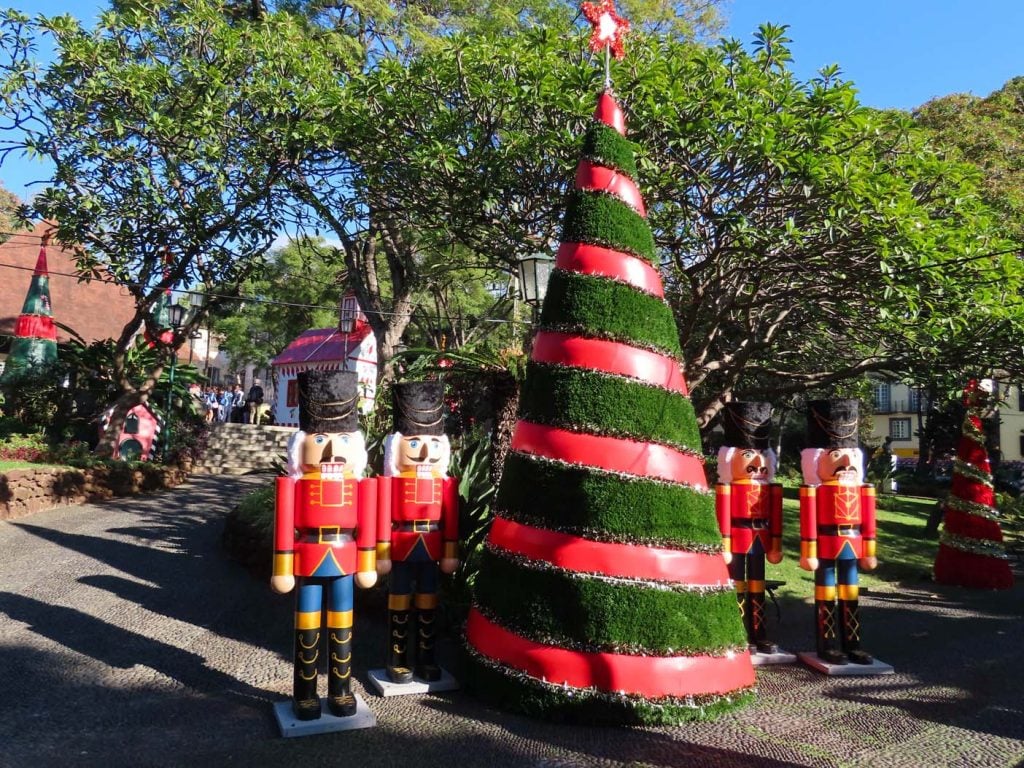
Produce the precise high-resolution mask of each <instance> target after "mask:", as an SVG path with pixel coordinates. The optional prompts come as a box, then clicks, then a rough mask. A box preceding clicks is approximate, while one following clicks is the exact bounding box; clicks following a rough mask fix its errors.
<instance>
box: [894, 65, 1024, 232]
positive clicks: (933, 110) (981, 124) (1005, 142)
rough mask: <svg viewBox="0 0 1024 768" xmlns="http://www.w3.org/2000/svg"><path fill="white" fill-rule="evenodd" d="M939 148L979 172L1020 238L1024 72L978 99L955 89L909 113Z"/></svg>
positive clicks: (1023, 227) (989, 195) (986, 192)
mask: <svg viewBox="0 0 1024 768" xmlns="http://www.w3.org/2000/svg"><path fill="white" fill-rule="evenodd" d="M913 116H914V120H915V122H916V123H917V124H918V125H920V126H922V127H924V128H925V129H926V130H927V131H928V132H929V133H930V134H931V135H932V136H933V139H934V141H935V143H936V145H938V146H939V147H940V148H941V149H943V150H944V151H945V152H947V153H948V154H949V156H951V157H954V158H962V159H963V160H966V161H967V162H969V163H972V164H973V165H975V166H977V167H978V168H979V169H980V170H981V171H982V174H983V176H982V178H983V184H982V189H983V194H984V197H985V200H986V201H987V202H988V203H989V205H991V206H992V207H993V208H995V209H996V210H997V211H999V212H1000V214H1001V215H1002V216H1003V219H1004V222H1005V224H1006V226H1007V228H1008V229H1009V230H1010V232H1011V234H1012V235H1013V237H1014V239H1015V240H1017V241H1018V242H1024V77H1015V78H1013V79H1011V80H1010V81H1009V82H1007V83H1006V84H1005V85H1004V86H1003V87H1002V88H1000V89H999V90H998V91H995V92H993V93H991V94H989V95H988V96H985V97H984V98H982V97H979V96H972V95H969V94H963V93H955V94H951V95H949V96H942V97H940V98H938V99H933V100H932V101H929V102H928V103H927V104H924V105H923V106H921V107H919V108H917V109H916V110H914V112H913Z"/></svg>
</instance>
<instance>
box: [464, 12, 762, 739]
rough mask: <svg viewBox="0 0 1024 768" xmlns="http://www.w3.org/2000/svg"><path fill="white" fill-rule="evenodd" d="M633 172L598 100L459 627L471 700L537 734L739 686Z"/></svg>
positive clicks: (661, 716)
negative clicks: (525, 722) (530, 721)
mask: <svg viewBox="0 0 1024 768" xmlns="http://www.w3.org/2000/svg"><path fill="white" fill-rule="evenodd" d="M602 5H610V3H605V4H602ZM635 176H636V169H635V165H634V160H633V148H632V145H631V144H630V142H629V141H628V140H627V139H626V138H625V119H624V117H623V114H622V110H621V108H620V107H619V105H618V104H617V103H616V101H615V99H614V98H613V97H612V95H611V93H610V92H609V91H607V90H606V91H605V92H604V93H602V94H601V95H600V96H599V98H598V104H597V110H596V112H595V114H594V122H593V124H592V125H591V127H590V129H589V131H588V132H587V135H586V139H585V141H584V145H583V157H582V158H581V160H580V162H579V165H578V167H577V172H576V180H575V189H574V192H573V193H572V194H571V196H570V199H569V202H568V206H567V210H566V213H565V219H564V224H563V234H562V243H561V245H560V247H559V250H558V256H557V259H556V265H555V270H554V271H553V273H552V275H551V280H550V283H549V286H548V292H547V296H546V298H545V301H544V306H543V309H542V312H541V317H540V324H539V328H538V331H537V333H536V336H535V338H534V342H533V347H532V352H531V356H530V362H529V364H528V367H527V373H526V379H525V381H524V384H523V389H522V394H521V400H520V413H519V421H518V423H517V424H516V428H515V432H514V435H513V438H512V450H511V451H510V453H509V456H508V457H507V459H506V461H505V466H504V472H503V474H502V480H501V485H500V487H499V489H498V496H497V500H496V503H495V519H494V522H493V524H492V527H491V531H490V534H489V537H488V539H487V542H486V545H485V549H484V552H483V554H482V559H481V566H480V572H479V574H478V576H477V579H476V583H475V585H474V587H475V588H474V603H473V606H472V608H471V610H470V615H469V619H468V622H467V626H466V640H467V647H468V650H469V656H470V664H471V665H472V666H473V668H474V669H473V671H474V674H473V675H472V679H471V680H469V682H470V683H471V684H472V685H473V686H474V687H475V688H476V689H477V691H478V693H479V694H480V695H481V696H484V697H485V698H489V699H491V700H492V701H495V702H496V703H498V704H500V705H502V706H506V707H508V708H511V709H515V710H518V711H522V712H526V713H528V714H533V715H538V716H544V717H548V718H551V719H566V720H573V721H582V722H603V723H625V724H630V723H636V724H666V723H676V722H680V721H683V720H691V719H697V718H700V717H703V716H707V715H709V714H711V713H714V712H717V711H719V710H722V709H726V708H729V707H732V706H735V705H736V704H738V703H740V702H742V701H744V700H745V699H747V698H748V697H749V695H750V692H751V691H752V688H753V685H754V671H753V666H752V663H751V660H750V655H749V652H748V650H747V643H746V635H745V634H744V630H743V626H742V624H741V621H740V616H739V613H738V612H737V611H736V599H735V594H734V591H733V588H732V585H731V582H730V581H729V576H728V572H727V569H726V565H725V560H724V558H723V557H722V554H721V536H720V534H719V531H718V527H717V523H716V519H715V500H714V495H713V494H712V493H711V492H710V491H709V489H708V485H707V480H706V478H705V475H704V467H703V463H702V459H701V446H700V435H699V432H698V429H697V420H696V415H695V413H694V410H693V406H692V404H691V402H690V399H689V397H688V394H687V388H686V384H685V381H684V378H683V375H682V373H681V368H680V358H681V350H680V346H679V337H678V332H677V331H676V326H675V322H674V319H673V315H672V311H671V309H670V307H669V306H668V304H667V303H666V302H665V300H664V298H663V288H662V282H661V277H660V275H659V273H658V271H657V269H656V267H655V264H656V256H655V249H654V240H653V237H652V235H651V230H650V227H649V226H648V224H647V222H646V219H645V216H646V214H645V211H644V205H643V200H642V198H641V196H640V193H639V191H638V189H637V187H636V183H635V181H634V179H635Z"/></svg>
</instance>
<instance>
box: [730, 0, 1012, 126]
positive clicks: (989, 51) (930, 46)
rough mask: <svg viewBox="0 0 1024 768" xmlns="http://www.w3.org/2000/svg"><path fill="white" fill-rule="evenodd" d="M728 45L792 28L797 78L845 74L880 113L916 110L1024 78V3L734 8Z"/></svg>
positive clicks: (943, 0) (738, 0) (742, 0)
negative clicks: (825, 71)
mask: <svg viewBox="0 0 1024 768" xmlns="http://www.w3.org/2000/svg"><path fill="white" fill-rule="evenodd" d="M726 13H727V15H728V17H729V26H728V30H727V32H726V35H727V36H729V37H735V38H737V39H739V40H741V41H742V42H744V43H748V44H749V43H750V41H751V40H752V39H753V34H754V32H755V31H756V30H757V27H758V25H759V24H761V23H762V22H765V21H770V22H772V23H774V24H788V25H789V26H790V29H789V33H788V34H789V37H790V38H792V40H793V42H792V43H790V49H791V51H792V53H793V69H794V71H795V72H796V74H797V75H798V76H799V77H801V78H802V79H805V80H806V79H809V78H811V77H813V76H814V73H815V72H816V71H817V70H818V69H819V68H820V67H821V66H824V65H826V64H839V66H840V67H841V68H842V70H843V73H844V76H845V79H847V80H852V81H853V82H854V84H856V86H857V88H858V89H859V90H860V96H861V101H862V102H863V103H865V104H867V105H869V106H872V107H897V108H900V109H913V108H914V107H916V106H920V105H921V104H924V103H925V102H926V101H929V100H930V99H933V98H935V97H936V96H944V95H946V94H949V93H973V94H975V95H977V96H987V95H988V94H989V93H991V92H992V91H995V90H998V89H999V88H1000V87H1001V86H1002V85H1003V83H1005V82H1006V81H1007V80H1009V79H1010V78H1011V77H1014V76H1016V75H1024V60H1022V58H1021V55H1020V51H1021V42H1020V38H1021V33H1022V30H1024V2H1021V0H973V2H967V0H931V2H924V0H731V3H730V4H729V5H727V6H726Z"/></svg>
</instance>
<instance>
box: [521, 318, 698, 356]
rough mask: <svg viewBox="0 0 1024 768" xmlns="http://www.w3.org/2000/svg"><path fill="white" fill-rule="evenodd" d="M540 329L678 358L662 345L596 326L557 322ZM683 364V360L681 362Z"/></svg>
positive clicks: (539, 329)
mask: <svg viewBox="0 0 1024 768" xmlns="http://www.w3.org/2000/svg"><path fill="white" fill-rule="evenodd" d="M537 330H538V331H549V332H551V333H565V334H569V335H570V336H583V337H585V338H588V339H600V340H601V341H614V342H616V343H618V344H627V345H629V346H631V347H636V348H637V349H645V350H647V351H648V352H654V353H655V354H657V355H661V356H662V357H671V358H672V359H673V360H678V358H676V357H675V356H673V354H672V353H671V352H670V351H669V350H667V349H662V348H661V347H656V346H655V345H653V344H644V343H643V342H642V341H640V340H639V339H627V338H623V337H621V336H616V335H615V334H612V333H602V332H601V331H598V330H597V329H595V328H591V327H589V326H585V325H570V324H569V323H555V324H553V325H541V326H538V328H537ZM680 364H681V362H680Z"/></svg>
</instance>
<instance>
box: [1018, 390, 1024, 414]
mask: <svg viewBox="0 0 1024 768" xmlns="http://www.w3.org/2000/svg"><path fill="white" fill-rule="evenodd" d="M1017 410H1018V411H1022V412H1024V384H1018V385H1017Z"/></svg>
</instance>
